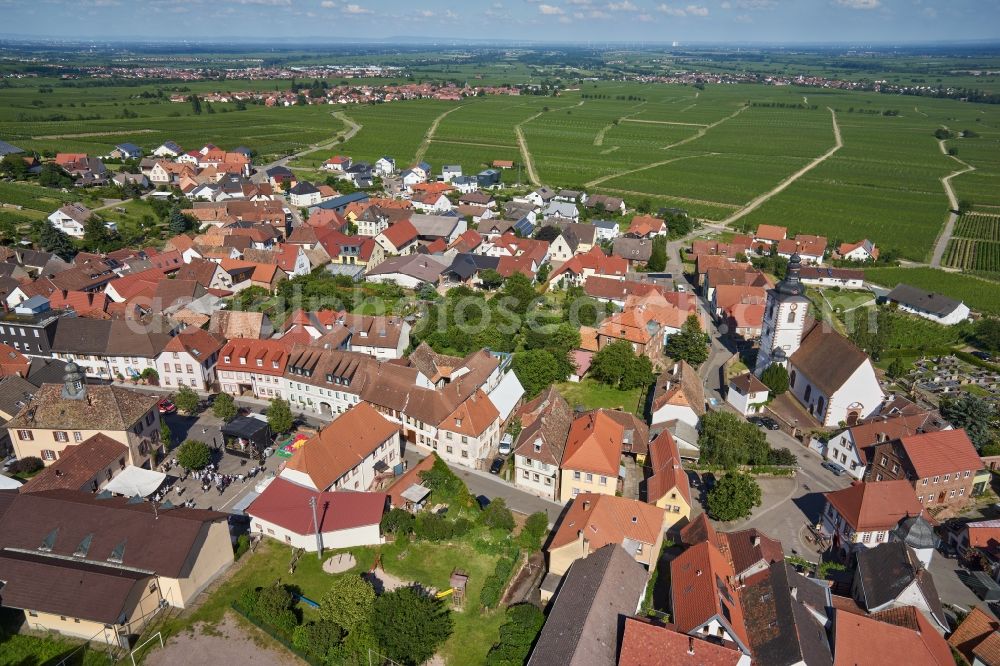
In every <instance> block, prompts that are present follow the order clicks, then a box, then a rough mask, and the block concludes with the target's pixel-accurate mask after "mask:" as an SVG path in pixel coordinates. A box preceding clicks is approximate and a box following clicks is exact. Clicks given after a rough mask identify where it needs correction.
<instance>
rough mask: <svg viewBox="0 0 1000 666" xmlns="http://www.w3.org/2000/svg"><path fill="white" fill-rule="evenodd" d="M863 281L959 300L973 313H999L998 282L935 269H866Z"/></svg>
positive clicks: (889, 287)
mask: <svg viewBox="0 0 1000 666" xmlns="http://www.w3.org/2000/svg"><path fill="white" fill-rule="evenodd" d="M865 280H867V281H869V282H871V283H873V284H877V285H879V286H882V287H886V288H888V289H891V288H893V287H895V286H896V285H897V284H900V283H901V282H902V283H905V284H909V285H913V286H915V287H920V288H922V289H927V290H929V291H936V292H938V293H941V294H944V295H945V296H949V297H951V298H954V299H956V300H960V301H962V302H964V303H965V304H966V305H968V306H969V307H970V308H973V309H975V310H981V311H982V312H987V313H990V314H1000V297H998V295H997V293H998V290H1000V283H998V282H992V281H990V280H986V279H983V278H979V277H976V276H974V275H966V274H964V273H950V272H947V271H942V270H938V269H936V268H868V269H865Z"/></svg>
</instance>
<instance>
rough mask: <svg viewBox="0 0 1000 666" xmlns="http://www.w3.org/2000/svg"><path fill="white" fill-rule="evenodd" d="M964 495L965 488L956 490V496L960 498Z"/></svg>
mask: <svg viewBox="0 0 1000 666" xmlns="http://www.w3.org/2000/svg"><path fill="white" fill-rule="evenodd" d="M964 494H965V488H959V489H958V496H959V497H961V496H962V495H964Z"/></svg>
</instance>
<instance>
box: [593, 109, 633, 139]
mask: <svg viewBox="0 0 1000 666" xmlns="http://www.w3.org/2000/svg"><path fill="white" fill-rule="evenodd" d="M644 104H645V102H640V103H639V104H637V105H636V106H634V107H632V108H634V109H638V108H639V107H640V106H643V105H644ZM637 113H640V112H639V111H635V112H633V113H630V114H628V115H625V116H621V117H620V118H618V120H617V122H613V123H609V124H607V125H605V126H604V127H602V128H601V131H600V132H598V133H597V136H595V137H594V145H595V146H603V145H604V135H605V134H607V133H608V132H609V131H611V130H612V129H614V128H615V125H617V124H618V123H622V122H625V121H626V120H628V119H629V118H631V117H632V116H634V115H635V114H637Z"/></svg>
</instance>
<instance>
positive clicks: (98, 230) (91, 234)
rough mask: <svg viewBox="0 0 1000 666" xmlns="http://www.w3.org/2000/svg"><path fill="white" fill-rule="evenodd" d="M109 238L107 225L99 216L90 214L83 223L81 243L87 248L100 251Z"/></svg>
mask: <svg viewBox="0 0 1000 666" xmlns="http://www.w3.org/2000/svg"><path fill="white" fill-rule="evenodd" d="M110 240H111V234H110V233H108V227H107V226H106V225H105V224H104V220H102V219H101V218H100V217H99V216H97V215H93V214H92V215H91V216H90V217H88V218H87V221H86V222H84V223H83V244H84V246H85V247H86V248H87V249H88V250H92V251H94V252H100V251H102V250H103V249H104V248H105V247H106V246H107V244H108V242H109V241H110Z"/></svg>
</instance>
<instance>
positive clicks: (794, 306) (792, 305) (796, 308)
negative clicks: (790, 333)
mask: <svg viewBox="0 0 1000 666" xmlns="http://www.w3.org/2000/svg"><path fill="white" fill-rule="evenodd" d="M788 307H789V308H791V310H792V312H795V311H796V310H798V309H799V306H798V303H792V304H791V305H790V306H788Z"/></svg>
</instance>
